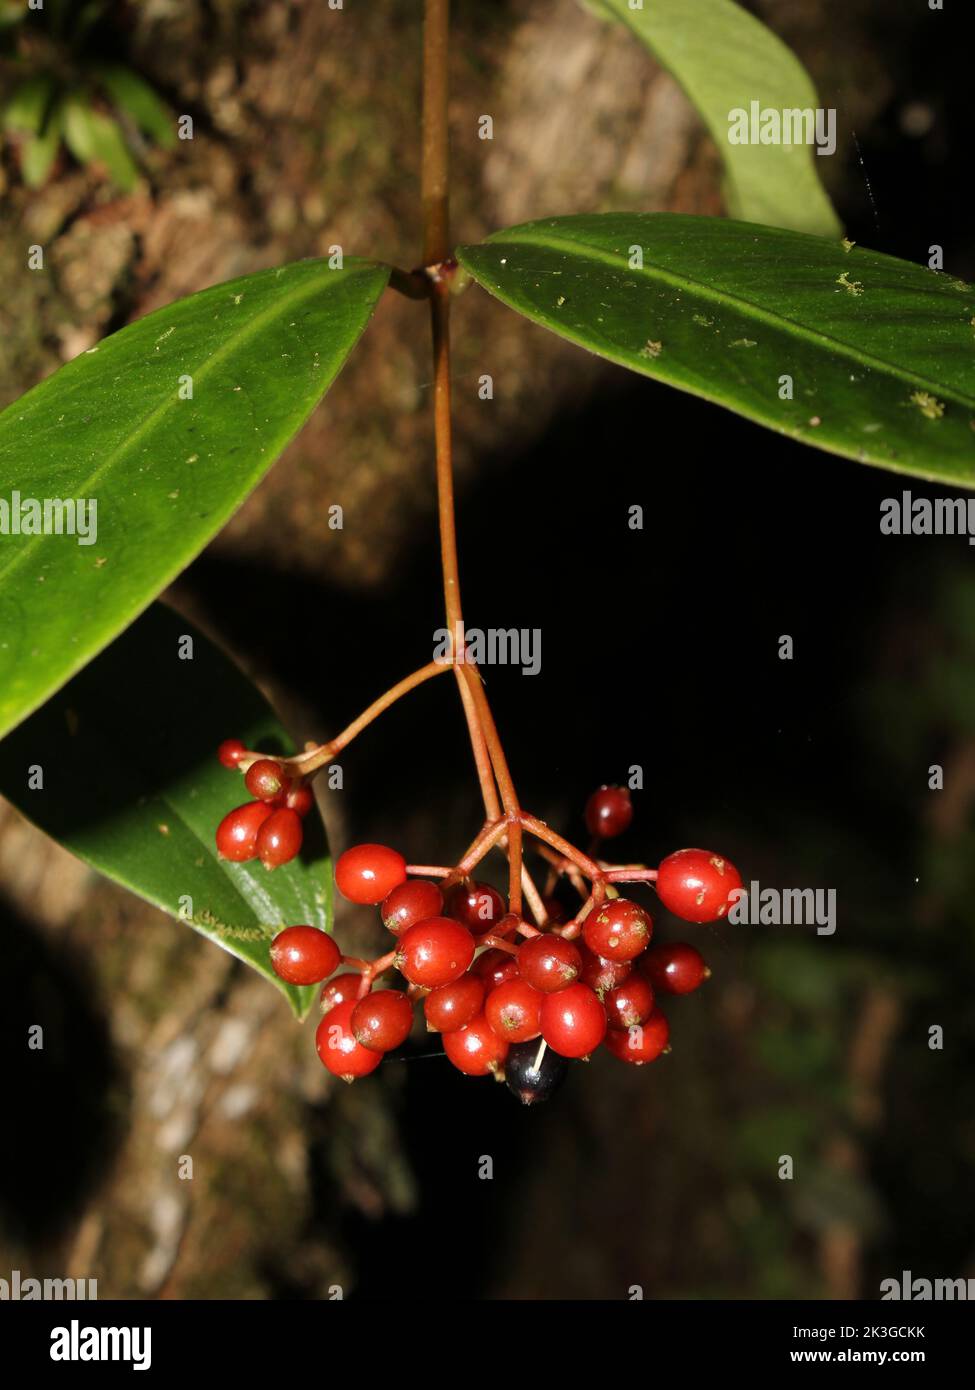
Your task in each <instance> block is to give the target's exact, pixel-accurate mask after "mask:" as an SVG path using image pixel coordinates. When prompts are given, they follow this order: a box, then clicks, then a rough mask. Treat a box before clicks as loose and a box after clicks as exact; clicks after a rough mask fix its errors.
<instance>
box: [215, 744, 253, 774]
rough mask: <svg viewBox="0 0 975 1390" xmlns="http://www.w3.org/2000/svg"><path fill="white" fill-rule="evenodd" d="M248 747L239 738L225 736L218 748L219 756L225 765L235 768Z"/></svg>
mask: <svg viewBox="0 0 975 1390" xmlns="http://www.w3.org/2000/svg"><path fill="white" fill-rule="evenodd" d="M246 752H247V749H246V748H245V747H244V745H243V744H242V743H241V741H240V739H239V738H225V739H224V741H223V743H221V745H220V747H219V748H218V749H217V757H218V758H219V759H220V761H221V762H222V763H223V765H224V767H230V768H234V767H236V766H237V764H238V763H239V762H240V760H241V758H242V757H244V755H245V754H246Z"/></svg>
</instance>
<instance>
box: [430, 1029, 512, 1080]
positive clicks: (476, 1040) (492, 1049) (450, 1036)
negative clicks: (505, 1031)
mask: <svg viewBox="0 0 975 1390" xmlns="http://www.w3.org/2000/svg"><path fill="white" fill-rule="evenodd" d="M443 1047H444V1052H446V1054H447V1056H448V1058H449V1059H450V1061H451V1062H453V1064H454V1066H455V1067H456V1068H457V1070H458V1071H462V1072H464V1073H465V1075H467V1076H487V1074H488V1072H495V1073H496V1072H497V1071H498V1070H499V1069H500V1067H501V1066H502V1064H503V1063H504V1059H505V1057H506V1056H507V1055H508V1044H507V1043H506V1042H503V1041H502V1040H501V1039H500V1038H499V1037H498V1035H497V1033H495V1031H494V1029H493V1028H492V1027H491V1025H490V1023H488V1021H487V1019H486V1018H485V1017H484V1015H483V1014H478V1016H477V1017H476V1018H473V1019H471V1021H470V1023H468V1024H467V1026H466V1027H465V1028H458V1029H456V1030H455V1031H454V1032H451V1033H444V1035H443Z"/></svg>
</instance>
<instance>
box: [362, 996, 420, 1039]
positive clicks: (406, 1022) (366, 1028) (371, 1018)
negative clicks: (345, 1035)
mask: <svg viewBox="0 0 975 1390" xmlns="http://www.w3.org/2000/svg"><path fill="white" fill-rule="evenodd" d="M350 1026H351V1028H352V1031H353V1033H354V1034H355V1037H356V1041H357V1042H361V1043H362V1046H363V1047H370V1048H372V1050H373V1051H374V1052H389V1051H390V1050H391V1049H392V1048H394V1047H399V1045H400V1043H402V1042H405V1041H406V1039H407V1038H408V1037H409V1035H410V1029H411V1028H412V1027H413V1005H412V1004H411V1003H410V1001H409V1000H408V999H407V997H406V995H405V994H404V993H403V991H402V990H401V989H377V990H376V991H375V993H374V994H367V995H366V997H365V999H360V1000H359V1002H358V1004H356V1006H355V1008H354V1009H353V1010H352V1016H351V1023H350Z"/></svg>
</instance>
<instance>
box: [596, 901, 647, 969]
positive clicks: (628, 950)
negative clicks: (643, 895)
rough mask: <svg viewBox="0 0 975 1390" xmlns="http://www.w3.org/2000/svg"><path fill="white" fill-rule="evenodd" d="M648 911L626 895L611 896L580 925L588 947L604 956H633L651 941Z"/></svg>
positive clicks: (628, 958)
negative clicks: (610, 898) (621, 896)
mask: <svg viewBox="0 0 975 1390" xmlns="http://www.w3.org/2000/svg"><path fill="white" fill-rule="evenodd" d="M652 931H653V922H652V921H651V920H650V914H649V912H644V910H643V908H642V907H641V906H640V904H639V903H634V902H630V900H629V898H613V899H612V900H611V901H610V902H605V903H603V905H602V906H601V907H597V908H593V910H592V912H590V914H589V916H588V917H587V918H586V920H585V922H584V924H583V927H582V937H583V940H584V941H585V943H586V945H587V946H588V947H589V949H590V951H595V953H596V955H597V956H603V957H604V959H606V960H634V959H635V958H636V957H637V956H638V955H639V954H640V952H641V951H645V950H646V949H647V947H648V946H649V944H650V934H651V932H652Z"/></svg>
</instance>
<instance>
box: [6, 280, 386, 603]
mask: <svg viewBox="0 0 975 1390" xmlns="http://www.w3.org/2000/svg"><path fill="white" fill-rule="evenodd" d="M370 268H371V267H370ZM377 268H378V267H377ZM364 269H366V267H365V266H356V267H354V268H351V267H350V268H349V272H348V273H349V274H355V273H356V272H358V271H360V270H364ZM328 274H334V272H333V271H329V272H328ZM326 287H327V281H325V282H315V283H313V284H311V285H302V286H301V287H300V288H299V289H298V290H297V291H296V292H294V293H293V294H290V295H288V296H286V297H285V298H284V299H281V300H279V301H277V302H276V303H274V304H269V305H268V307H267V308H266V309H263V310H262V311H261V312H260V313H259V314H258V315H257V316H256V317H255V318H253V319H251V320H250V321H249V322H248V324H247V326H246V328H243V329H241V330H240V333H239V334H238V336H236V337H230V338H228V339H227V340H226V341H225V342H224V343H222V344H221V345H220V347H218V348H217V350H216V351H215V352H212V353H211V354H210V355H209V356H208V357H207V358H206V359H205V360H204V362H203V365H202V366H201V367H199V368H196V369H194V371H193V373H192V375H193V379H194V382H196V381H201V380H205V379H206V377H207V376H208V375H209V374H210V372H211V371H212V370H213V369H214V368H215V367H216V366H217V365H219V363H220V362H221V361H223V359H224V358H225V357H226V356H227V354H228V353H229V352H230V351H231V350H232V349H234V348H238V347H240V345H241V344H242V343H244V342H246V341H247V339H248V337H250V336H251V335H252V334H253V333H254V332H255V331H256V330H258V329H260V328H262V327H263V325H264V324H265V323H266V322H267V321H268V319H272V318H274V317H275V316H276V315H277V314H279V313H281V312H282V311H283V310H286V309H288V308H290V307H292V306H293V305H295V304H300V303H301V301H302V300H303V299H305V298H310V297H311V296H312V295H313V294H315V293H321V292H322V290H323V289H326ZM170 307H173V306H170ZM160 312H162V313H165V310H162V311H160ZM52 379H53V378H48V380H52ZM179 404H180V402H179V401H177V400H175V399H173V398H172V397H170V396H167V397H166V398H165V399H164V400H162V401H161V402H160V403H159V405H158V406H156V407H155V409H154V410H152V411H150V412H149V414H148V415H147V416H145V418H144V419H143V420H142V421H141V422H140V424H139V425H137V426H136V428H135V430H134V431H133V432H132V433H131V434H129V435H127V436H126V438H125V439H124V440H123V441H122V443H121V444H120V445H119V447H118V448H117V449H116V450H115V451H114V452H113V453H110V454H109V455H108V456H107V457H106V458H105V459H104V460H103V461H102V462H101V463H100V464H99V465H98V467H97V468H96V469H95V471H94V473H92V474H91V475H90V477H88V478H84V479H82V480H81V481H80V482H78V483H77V484H74V485H73V486H74V487H75V488H76V490H77V491H76V495H78V496H84V495H86V494H87V493H88V491H89V489H90V488H91V487H93V486H94V484H95V483H97V482H98V480H99V478H101V477H102V475H103V474H104V473H105V471H106V469H110V468H112V467H114V465H115V464H116V463H118V462H119V460H120V459H122V458H124V457H125V454H126V453H127V452H128V450H129V449H130V447H131V446H132V445H134V444H136V443H138V441H139V440H140V439H141V438H142V437H143V435H144V434H145V432H146V431H147V430H148V429H151V427H152V426H153V425H154V424H155V423H156V421H157V420H159V419H160V418H162V417H163V416H164V415H165V414H166V412H167V411H168V410H170V409H173V408H175V407H177V406H178V405H179ZM12 408H13V409H16V406H14V407H12ZM48 539H49V537H47V536H45V535H43V534H38V535H34V536H31V538H30V540H29V541H28V542H27V544H26V545H24V546H22V547H21V548H20V549H19V550H15V551H14V553H13V555H12V556H11V558H10V560H9V561H8V562H7V564H6V565H0V579H4V578H6V576H7V575H9V574H11V573H12V572H13V571H14V570H15V569H16V568H17V566H18V565H20V564H21V563H22V562H23V561H25V560H26V559H27V558H28V557H29V556H30V555H31V554H32V553H33V552H34V550H35V549H37V548H38V547H40V546H41V545H43V543H44V542H45V541H46V540H48Z"/></svg>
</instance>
